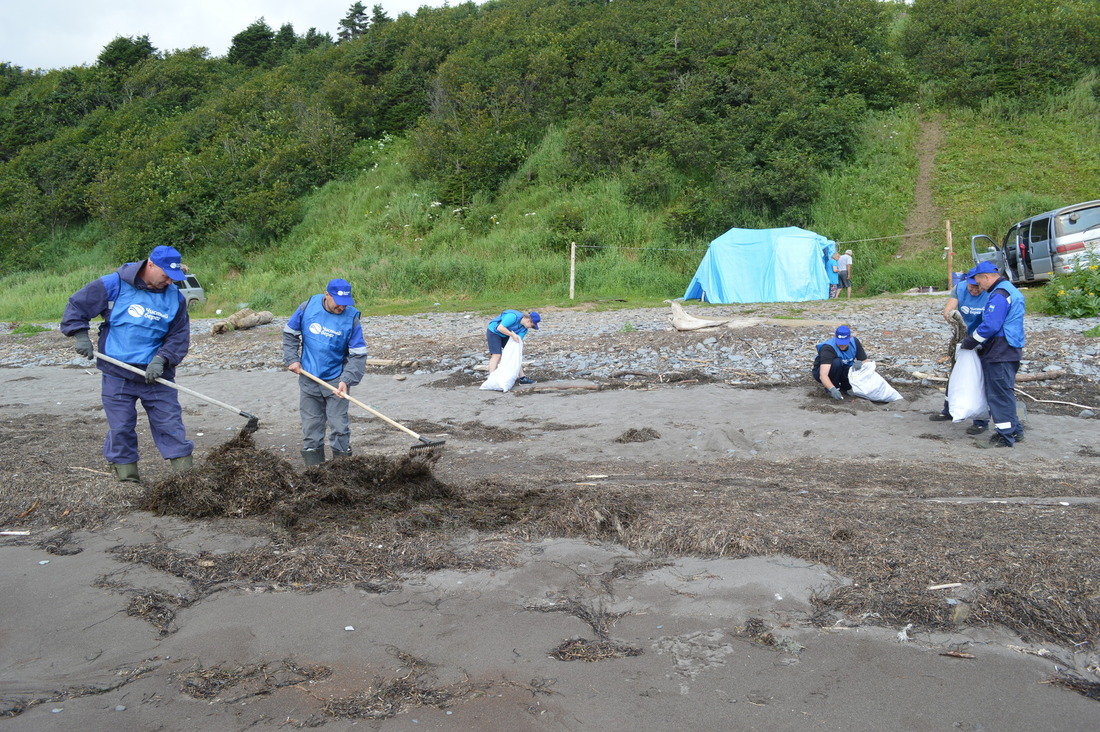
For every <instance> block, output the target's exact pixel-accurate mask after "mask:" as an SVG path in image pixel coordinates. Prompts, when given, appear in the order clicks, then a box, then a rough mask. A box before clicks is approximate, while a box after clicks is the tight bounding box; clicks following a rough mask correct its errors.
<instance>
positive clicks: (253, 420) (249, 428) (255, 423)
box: [92, 351, 260, 432]
mask: <svg viewBox="0 0 1100 732" xmlns="http://www.w3.org/2000/svg"><path fill="white" fill-rule="evenodd" d="M92 353H94V354H95V357H96V358H98V359H101V360H103V361H106V362H107V363H113V364H114V365H115V366H118V367H120V368H124V369H126V370H127V371H133V372H134V373H135V374H141V375H142V376H144V375H145V371H144V370H143V369H139V368H138V367H136V366H131V365H130V364H128V363H126V362H125V361H119V360H118V359H117V358H111V357H110V356H105V355H103V354H102V353H100V352H99V351H92ZM157 383H158V384H162V385H164V386H170V387H172V388H173V389H175V390H176V391H182V392H183V393H184V394H190V395H191V396H193V397H198V398H199V399H202V400H203V401H204V402H210V403H211V404H213V405H214V406H216V407H221V408H222V409H228V410H229V411H230V412H236V413H237V414H239V415H241V416H242V417H248V424H246V425H245V426H244V431H245V432H255V431H256V430H258V429H259V428H260V419H259V417H257V416H256V415H254V414H249V413H248V412H246V411H244V410H242V409H237V408H236V407H231V406H230V405H228V404H226V403H225V402H219V401H218V400H217V399H213V398H211V397H208V396H206V395H205V394H200V393H198V392H197V391H192V390H191V389H188V388H187V387H186V386H180V385H179V384H177V383H176V382H174V381H168V380H167V379H157Z"/></svg>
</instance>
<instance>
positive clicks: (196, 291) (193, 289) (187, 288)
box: [176, 273, 206, 311]
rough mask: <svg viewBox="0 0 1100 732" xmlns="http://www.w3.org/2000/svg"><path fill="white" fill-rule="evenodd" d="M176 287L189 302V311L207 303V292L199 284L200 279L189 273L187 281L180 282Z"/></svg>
mask: <svg viewBox="0 0 1100 732" xmlns="http://www.w3.org/2000/svg"><path fill="white" fill-rule="evenodd" d="M176 287H178V288H179V289H180V292H181V293H183V297H184V299H185V300H187V309H188V310H189V311H190V310H194V309H195V308H196V307H198V306H199V305H201V304H202V303H204V302H206V291H205V290H203V289H202V285H200V284H199V278H198V277H196V276H195V275H193V274H191V273H188V274H187V279H186V280H185V281H181V282H178V283H177V284H176Z"/></svg>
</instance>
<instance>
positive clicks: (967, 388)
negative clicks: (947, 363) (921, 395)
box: [947, 347, 989, 422]
mask: <svg viewBox="0 0 1100 732" xmlns="http://www.w3.org/2000/svg"><path fill="white" fill-rule="evenodd" d="M947 411H949V412H951V421H953V422H962V421H964V420H967V419H985V417H986V416H987V415H988V414H989V405H988V404H986V401H985V378H984V377H983V376H982V362H981V359H979V358H978V353H977V352H976V351H968V350H967V349H965V348H958V347H956V348H955V366H954V368H952V369H951V378H950V379H948V380H947Z"/></svg>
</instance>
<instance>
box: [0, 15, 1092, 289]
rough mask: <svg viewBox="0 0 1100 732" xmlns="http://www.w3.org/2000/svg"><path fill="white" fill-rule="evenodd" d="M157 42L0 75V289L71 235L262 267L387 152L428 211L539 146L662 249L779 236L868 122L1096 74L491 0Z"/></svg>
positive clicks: (973, 41) (837, 25)
mask: <svg viewBox="0 0 1100 732" xmlns="http://www.w3.org/2000/svg"><path fill="white" fill-rule="evenodd" d="M155 43H156V39H151V38H149V37H146V36H141V37H137V38H126V37H119V38H116V39H114V40H113V41H111V42H110V43H108V44H107V45H106V46H105V47H104V48H103V50H102V52H101V53H100V55H99V57H98V59H97V61H96V63H95V64H93V65H91V66H80V67H75V68H67V69H55V70H49V71H39V70H24V69H21V68H19V67H17V66H14V65H12V64H10V63H0V273H4V272H11V271H16V270H20V269H33V268H36V267H39V266H42V265H43V264H44V262H43V261H42V260H43V244H44V242H46V241H48V240H49V238H50V237H51V236H55V235H56V234H57V233H58V232H59V231H63V230H65V229H66V228H67V227H74V226H81V225H84V224H86V223H89V222H97V223H98V224H100V225H101V226H102V227H103V228H104V230H105V231H106V232H107V234H108V236H109V237H110V238H111V240H112V242H113V244H114V247H115V249H116V251H117V253H118V255H119V257H120V258H131V259H133V258H137V257H139V256H142V255H143V254H144V253H145V252H147V251H148V249H149V247H151V246H154V245H157V244H172V245H175V246H187V247H192V248H195V247H234V248H242V249H246V250H255V249H259V248H263V247H265V246H268V245H270V244H271V243H272V242H273V241H276V240H277V239H278V238H279V237H281V236H283V235H284V234H285V233H286V232H287V231H289V229H290V228H291V227H293V226H294V225H295V224H296V223H297V222H298V221H299V219H300V216H301V201H302V198H303V196H305V195H307V194H308V193H309V192H311V191H312V190H314V189H315V188H317V187H319V186H322V185H324V184H325V183H326V182H328V181H331V180H333V179H338V178H340V177H341V176H344V175H347V174H349V172H350V171H353V170H355V169H356V168H357V166H358V163H359V159H360V153H359V151H360V149H361V146H362V145H365V144H367V143H369V141H371V140H376V139H378V138H380V137H382V136H384V135H387V134H391V135H400V136H408V137H409V138H410V139H411V140H412V141H413V143H414V144H412V145H411V146H410V149H411V150H412V153H411V155H410V157H409V159H408V164H409V166H410V169H411V171H412V172H413V174H414V175H416V176H418V177H419V178H421V179H423V180H425V181H428V182H430V186H431V189H432V190H433V191H434V192H435V196H436V198H437V199H438V200H439V201H441V202H443V203H445V204H448V205H456V206H461V205H463V204H465V203H467V202H469V201H470V200H471V199H472V198H473V197H474V196H476V195H482V196H492V195H494V193H495V192H496V190H497V188H498V186H499V185H500V184H501V183H502V181H504V180H505V179H506V178H507V177H508V176H510V175H512V174H514V173H515V171H517V170H518V169H520V168H521V166H522V165H523V164H524V162H525V161H526V160H527V159H528V158H529V156H530V155H531V153H532V151H533V148H534V146H536V145H537V143H538V141H539V140H541V139H542V138H543V136H544V135H545V134H546V131H547V130H548V129H550V128H557V129H561V130H564V133H565V135H566V140H567V152H568V155H569V158H570V160H569V162H570V165H569V170H570V171H571V173H570V174H571V175H573V176H575V177H576V178H577V179H583V178H585V177H588V176H605V175H613V176H617V177H619V179H620V180H622V181H623V184H624V186H625V188H626V190H628V191H629V193H630V196H631V198H632V200H633V201H634V202H635V203H637V204H638V205H644V206H651V207H655V208H658V209H660V210H661V211H663V212H665V213H666V215H667V221H668V225H669V226H671V227H676V228H677V229H678V230H680V231H683V232H685V233H689V234H698V233H700V232H705V231H714V230H721V229H724V228H726V226H727V225H728V224H729V222H731V221H754V222H759V223H760V224H761V225H767V223H768V222H783V223H784V224H787V223H795V224H797V223H800V222H801V221H802V220H804V218H805V216H806V212H807V210H808V207H809V205H810V204H811V203H812V201H813V200H814V196H815V193H816V191H817V186H818V183H819V179H820V176H821V175H822V173H824V172H826V171H829V170H831V169H833V168H834V167H835V166H837V165H838V164H840V163H841V162H843V161H844V160H845V159H846V157H847V156H848V155H850V153H851V151H852V146H853V144H854V143H855V141H856V135H857V134H858V130H859V127H860V123H861V121H862V120H863V119H864V118H865V116H866V115H867V113H868V112H869V111H871V110H884V109H890V108H892V107H894V106H897V105H904V104H912V103H914V102H922V103H926V104H930V105H935V104H939V105H961V106H969V107H977V106H978V105H980V104H982V103H983V102H984V101H986V100H988V99H990V98H994V97H1009V98H1015V99H1020V100H1028V99H1032V98H1037V97H1042V96H1044V95H1048V94H1050V93H1052V92H1055V91H1061V90H1062V89H1064V88H1066V87H1068V86H1070V85H1073V84H1074V83H1077V82H1078V81H1079V80H1081V79H1082V78H1085V77H1086V76H1087V75H1088V74H1089V73H1093V74H1094V75H1095V73H1096V70H1097V69H1098V68H1100V3H1098V2H1096V1H1095V0H1061V1H1059V2H1050V1H1049V0H915V1H914V2H913V3H912V4H910V5H907V4H904V3H901V2H883V1H881V0H720V1H719V0H692V1H691V2H686V1H685V0H615V2H606V1H605V0H491V1H490V2H486V3H484V4H482V5H475V4H473V3H464V4H460V5H454V6H448V7H443V8H438V9H431V8H427V7H425V8H421V9H420V10H419V11H418V12H417V13H415V14H403V15H401V16H400V17H398V18H396V19H392V18H390V17H388V16H387V15H386V13H385V12H384V11H383V10H382V8H381V6H377V5H376V6H374V7H373V9H372V10H371V11H368V10H367V9H366V8H365V7H364V6H363V5H362V4H361V3H359V2H356V3H354V4H353V5H352V6H351V7H350V8H349V11H348V14H347V15H346V16H345V17H344V18H342V19H340V20H339V31H338V33H337V36H336V38H333V37H331V36H330V35H329V34H326V33H318V32H317V31H316V30H315V29H309V30H308V31H307V32H306V33H304V34H299V33H298V32H297V31H296V30H295V29H294V28H293V27H292V26H291V25H289V24H286V25H283V26H281V27H280V28H278V29H277V30H276V29H273V28H272V27H270V26H269V25H268V24H267V23H266V21H264V20H263V19H260V20H258V21H256V22H255V23H253V24H251V25H249V26H248V27H247V28H245V29H243V30H241V31H240V32H239V33H237V34H236V35H235V36H234V38H233V42H232V46H231V48H230V49H229V51H228V53H227V54H226V55H225V57H212V56H211V55H210V53H209V52H208V50H207V49H205V48H201V47H199V48H189V49H183V50H176V51H172V52H162V51H160V50H158V48H157V47H156V45H155ZM1094 78H1095V77H1094ZM1093 93H1094V94H1096V95H1100V84H1094V87H1093Z"/></svg>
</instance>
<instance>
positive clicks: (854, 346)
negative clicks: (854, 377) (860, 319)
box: [811, 325, 867, 401]
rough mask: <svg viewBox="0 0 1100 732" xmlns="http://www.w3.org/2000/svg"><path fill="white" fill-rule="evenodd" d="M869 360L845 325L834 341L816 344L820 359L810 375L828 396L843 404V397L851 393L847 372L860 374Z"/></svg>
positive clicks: (837, 332)
mask: <svg viewBox="0 0 1100 732" xmlns="http://www.w3.org/2000/svg"><path fill="white" fill-rule="evenodd" d="M866 360H867V353H866V351H864V350H863V344H862V343H860V342H859V339H858V338H856V337H854V336H853V335H852V329H851V328H849V327H848V326H846V325H842V326H840V327H839V328H837V329H836V332H835V333H834V334H833V337H832V338H830V339H829V340H827V341H825V342H824V343H818V344H817V357H816V358H815V359H814V365H813V369H812V370H811V373H812V374H813V377H814V381H816V382H817V383H819V384H821V385H822V386H823V387H825V391H827V392H829V396H831V397H832V398H833V399H836V400H837V401H842V400H843V399H844V394H847V393H848V392H850V391H851V390H852V384H851V383H850V382H849V381H848V373H849V372H850V371H859V370H860V369H861V368H863V362H864V361H866Z"/></svg>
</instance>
